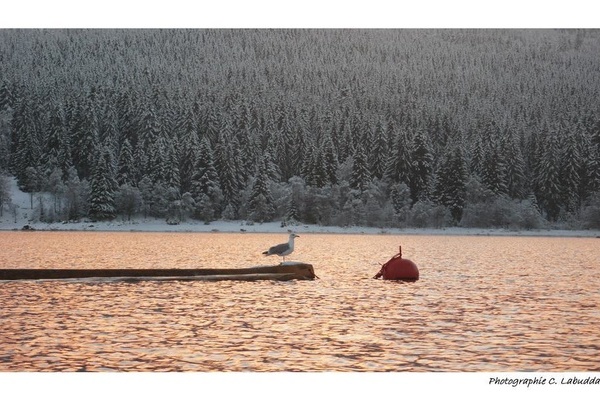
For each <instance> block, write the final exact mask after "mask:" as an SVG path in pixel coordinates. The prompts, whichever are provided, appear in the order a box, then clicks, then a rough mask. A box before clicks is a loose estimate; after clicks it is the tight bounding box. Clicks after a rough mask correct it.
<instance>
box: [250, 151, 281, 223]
mask: <svg viewBox="0 0 600 400" xmlns="http://www.w3.org/2000/svg"><path fill="white" fill-rule="evenodd" d="M269 183H270V182H269V179H268V174H267V160H265V159H263V160H262V162H261V163H260V165H259V167H258V170H257V173H256V177H255V180H254V185H252V191H251V193H250V199H249V201H248V216H249V218H250V220H252V221H254V222H268V221H272V220H273V217H274V216H275V206H274V201H273V197H272V195H271V191H270V190H269Z"/></svg>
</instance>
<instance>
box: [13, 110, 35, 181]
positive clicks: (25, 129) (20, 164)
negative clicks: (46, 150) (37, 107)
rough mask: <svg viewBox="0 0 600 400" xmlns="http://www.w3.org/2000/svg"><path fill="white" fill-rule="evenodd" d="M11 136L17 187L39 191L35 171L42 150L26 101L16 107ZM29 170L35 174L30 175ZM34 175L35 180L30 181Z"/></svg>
mask: <svg viewBox="0 0 600 400" xmlns="http://www.w3.org/2000/svg"><path fill="white" fill-rule="evenodd" d="M13 136H14V138H15V140H16V142H15V143H16V145H15V146H14V150H13V155H12V158H11V162H12V170H13V171H14V173H15V175H16V177H17V180H18V184H19V187H20V188H21V190H24V191H26V192H31V191H32V190H39V189H38V187H39V182H38V173H37V171H38V167H39V164H40V161H41V155H42V148H41V141H40V138H39V134H38V132H37V128H36V124H35V120H34V118H33V114H32V110H31V107H30V106H29V103H28V102H27V101H24V102H20V103H19V104H18V105H17V109H16V111H15V114H14V116H13ZM31 169H33V170H35V171H36V173H35V174H32V173H31ZM28 170H29V172H28ZM34 175H35V179H34V180H33V181H32V179H33V177H34Z"/></svg>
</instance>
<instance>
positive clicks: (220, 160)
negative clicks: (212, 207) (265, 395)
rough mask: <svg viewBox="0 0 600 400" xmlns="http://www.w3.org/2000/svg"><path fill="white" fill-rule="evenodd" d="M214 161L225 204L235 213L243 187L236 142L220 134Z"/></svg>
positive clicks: (239, 156)
mask: <svg viewBox="0 0 600 400" xmlns="http://www.w3.org/2000/svg"><path fill="white" fill-rule="evenodd" d="M214 160H215V161H214V164H215V169H216V171H217V174H218V175H219V184H220V187H221V190H222V191H223V196H224V201H225V204H226V205H227V204H231V206H232V208H233V209H234V210H235V212H236V213H237V211H238V210H239V207H240V204H241V198H240V192H241V190H242V188H243V187H244V182H243V177H244V172H243V171H242V170H241V167H240V165H241V164H242V157H241V153H240V149H239V146H238V143H237V140H236V139H235V138H233V139H231V138H228V137H226V136H225V135H224V133H221V136H220V140H219V141H218V142H217V145H216V146H215V151H214Z"/></svg>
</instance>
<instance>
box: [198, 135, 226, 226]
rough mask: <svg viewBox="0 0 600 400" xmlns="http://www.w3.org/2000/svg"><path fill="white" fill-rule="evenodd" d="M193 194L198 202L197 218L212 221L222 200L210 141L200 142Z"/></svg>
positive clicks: (205, 139) (204, 139) (203, 140)
mask: <svg viewBox="0 0 600 400" xmlns="http://www.w3.org/2000/svg"><path fill="white" fill-rule="evenodd" d="M191 194H192V197H193V199H194V201H195V202H196V216H197V217H198V218H200V219H204V220H205V221H210V220H211V219H212V218H214V216H215V215H216V214H217V212H218V211H219V210H218V207H219V203H220V200H221V196H222V194H221V188H220V185H219V176H218V174H217V171H216V170H215V167H214V164H213V155H212V150H211V148H210V144H209V142H208V139H207V138H206V137H205V138H203V139H202V141H201V142H200V146H199V148H198V153H197V158H196V162H195V166H194V175H193V176H192V180H191Z"/></svg>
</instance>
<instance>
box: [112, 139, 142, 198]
mask: <svg viewBox="0 0 600 400" xmlns="http://www.w3.org/2000/svg"><path fill="white" fill-rule="evenodd" d="M117 182H118V184H119V185H129V186H134V183H137V182H136V179H135V162H134V158H133V148H132V147H131V143H129V139H127V138H125V140H124V141H123V144H122V145H121V151H120V152H119V163H118V173H117Z"/></svg>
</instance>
